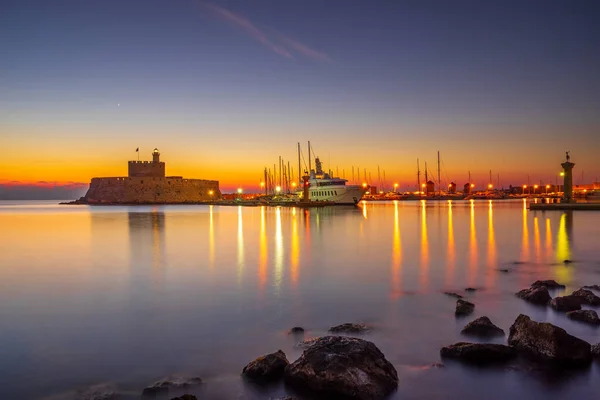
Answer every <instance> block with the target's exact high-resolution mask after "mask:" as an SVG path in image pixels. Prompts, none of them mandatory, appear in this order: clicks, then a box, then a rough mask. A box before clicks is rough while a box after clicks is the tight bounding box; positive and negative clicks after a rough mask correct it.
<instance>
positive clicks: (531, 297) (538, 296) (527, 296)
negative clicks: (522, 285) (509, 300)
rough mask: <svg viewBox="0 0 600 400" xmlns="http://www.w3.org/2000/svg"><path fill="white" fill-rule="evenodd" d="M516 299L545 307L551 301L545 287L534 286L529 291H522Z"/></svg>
mask: <svg viewBox="0 0 600 400" xmlns="http://www.w3.org/2000/svg"><path fill="white" fill-rule="evenodd" d="M517 297H520V298H522V299H523V300H525V301H528V302H530V303H533V304H538V305H546V304H548V302H549V301H550V300H552V296H550V293H549V292H548V289H547V288H546V287H545V286H536V287H531V288H529V289H523V290H521V291H520V292H518V293H517Z"/></svg>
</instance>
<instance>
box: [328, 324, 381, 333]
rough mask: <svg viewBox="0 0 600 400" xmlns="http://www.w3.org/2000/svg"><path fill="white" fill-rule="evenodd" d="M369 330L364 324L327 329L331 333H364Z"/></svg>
mask: <svg viewBox="0 0 600 400" xmlns="http://www.w3.org/2000/svg"><path fill="white" fill-rule="evenodd" d="M369 330H371V327H370V326H369V325H367V324H365V323H364V322H358V323H351V322H347V323H345V324H341V325H336V326H332V327H331V328H329V332H333V333H365V332H367V331H369Z"/></svg>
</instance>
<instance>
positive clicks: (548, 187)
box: [546, 185, 550, 194]
mask: <svg viewBox="0 0 600 400" xmlns="http://www.w3.org/2000/svg"><path fill="white" fill-rule="evenodd" d="M548 189H550V185H546V194H548Z"/></svg>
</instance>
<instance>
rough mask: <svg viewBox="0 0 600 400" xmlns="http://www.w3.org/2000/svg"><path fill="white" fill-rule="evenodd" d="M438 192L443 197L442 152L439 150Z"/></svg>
mask: <svg viewBox="0 0 600 400" xmlns="http://www.w3.org/2000/svg"><path fill="white" fill-rule="evenodd" d="M438 192H439V194H440V197H442V178H441V177H440V151H439V150H438Z"/></svg>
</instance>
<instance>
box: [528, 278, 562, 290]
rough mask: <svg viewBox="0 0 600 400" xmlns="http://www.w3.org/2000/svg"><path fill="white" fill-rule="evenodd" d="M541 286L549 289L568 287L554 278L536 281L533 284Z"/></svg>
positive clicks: (533, 286)
mask: <svg viewBox="0 0 600 400" xmlns="http://www.w3.org/2000/svg"><path fill="white" fill-rule="evenodd" d="M541 286H543V287H545V288H547V289H564V288H565V287H566V286H565V285H561V284H560V283H558V282H556V281H555V280H552V279H548V280H545V281H535V282H533V283H532V284H531V287H532V288H535V287H541Z"/></svg>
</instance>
